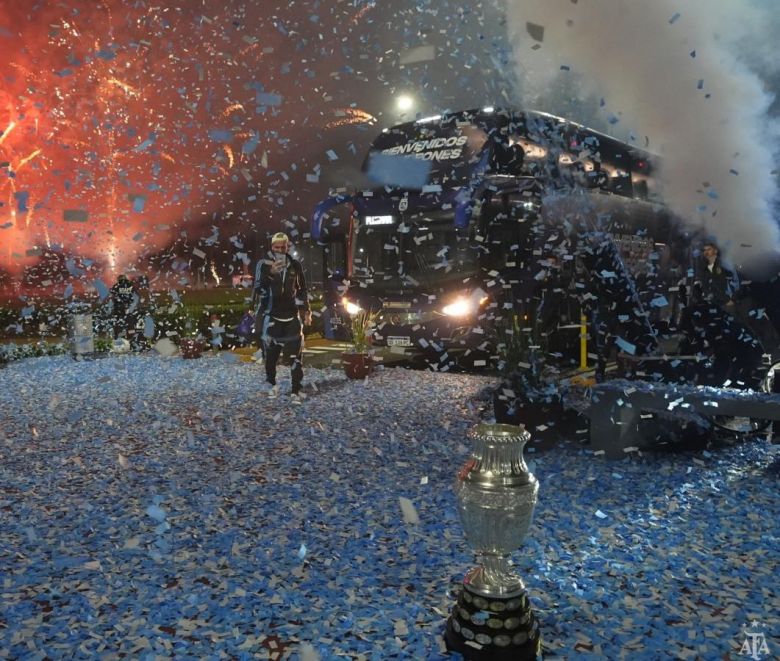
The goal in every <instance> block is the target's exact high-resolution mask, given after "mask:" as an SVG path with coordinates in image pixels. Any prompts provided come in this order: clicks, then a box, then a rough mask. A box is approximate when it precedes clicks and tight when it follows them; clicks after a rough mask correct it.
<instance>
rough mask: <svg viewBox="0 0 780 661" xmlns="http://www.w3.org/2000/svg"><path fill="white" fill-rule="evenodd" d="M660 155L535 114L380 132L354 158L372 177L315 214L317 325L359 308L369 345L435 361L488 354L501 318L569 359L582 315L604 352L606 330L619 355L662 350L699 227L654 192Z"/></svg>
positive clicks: (450, 119) (483, 115) (329, 326)
mask: <svg viewBox="0 0 780 661" xmlns="http://www.w3.org/2000/svg"><path fill="white" fill-rule="evenodd" d="M657 163H658V161H657V159H656V158H655V157H654V156H653V155H651V154H649V153H647V152H645V151H643V150H641V149H639V148H637V147H635V146H633V145H629V144H626V143H623V142H620V141H618V140H616V139H614V138H612V137H609V136H607V135H605V134H602V133H599V132H597V131H594V130H592V129H589V128H586V127H584V126H581V125H579V124H576V123H573V122H570V121H567V120H565V119H563V118H560V117H556V116H553V115H550V114H546V113H543V112H537V111H523V110H513V109H494V108H482V109H476V110H468V111H460V112H453V113H448V114H444V115H441V116H435V117H429V118H424V119H420V120H417V121H413V122H407V123H403V124H400V125H397V126H394V127H392V128H389V129H385V130H384V131H382V133H381V134H380V135H379V136H378V137H377V138H376V139H375V140H374V142H373V143H372V145H371V147H370V149H369V152H368V155H367V157H366V159H365V162H364V165H363V171H364V172H365V173H366V175H367V177H368V178H369V180H370V181H371V182H372V183H371V185H368V186H366V187H365V188H364V189H362V190H359V191H353V192H342V193H340V194H338V195H335V196H333V197H330V198H328V199H326V200H324V201H322V202H321V203H320V204H319V205H318V206H317V207H316V209H315V211H314V214H313V216H312V225H311V232H312V238H313V239H314V240H315V241H317V242H319V244H320V245H321V246H323V249H324V251H325V255H324V259H323V268H324V270H325V271H326V272H325V274H324V278H325V280H326V281H327V280H330V281H331V284H332V286H331V288H330V291H331V296H330V297H326V303H327V304H326V308H325V310H324V315H325V323H326V335H328V334H330V335H333V334H334V333H337V332H338V331H339V328H340V324H343V323H345V322H347V321H348V318H349V314H353V313H355V312H357V311H358V310H360V309H363V310H371V311H373V312H375V313H377V318H376V330H375V333H374V336H373V343H374V345H375V346H380V347H390V348H391V349H390V350H391V351H393V352H404V353H408V354H410V355H422V356H426V357H427V358H428V360H429V362H430V363H431V364H432V366H433V367H435V368H436V369H447V368H448V367H450V366H452V365H454V364H457V363H458V362H463V363H464V364H466V365H469V366H473V365H480V364H486V363H488V362H489V361H490V359H491V356H492V357H494V358H495V355H496V347H495V342H494V338H495V337H496V334H495V331H496V327H497V326H498V325H502V324H503V325H504V326H505V330H506V324H507V319H509V318H512V319H514V320H517V319H519V320H520V323H521V325H522V327H523V328H524V329H527V330H530V329H533V330H534V333H533V334H532V337H533V340H532V341H533V342H540V338H544V341H543V343H544V348H545V350H546V351H547V352H548V353H549V354H550V355H553V356H557V357H559V358H561V359H562V360H563V361H569V362H570V363H572V362H575V361H577V359H578V358H579V356H578V355H572V354H573V353H578V348H579V340H578V338H579V335H580V324H581V319H582V318H583V315H587V318H588V320H589V324H590V328H589V332H590V337H591V342H592V349H591V350H592V351H594V352H595V353H596V354H600V355H602V357H603V355H606V353H607V349H606V347H605V346H601V345H603V344H605V343H606V342H607V340H606V339H605V338H606V337H607V336H609V337H610V338H612V339H611V340H610V341H611V342H612V343H613V345H612V346H613V349H614V343H615V342H616V343H617V349H618V350H619V351H620V352H621V353H622V354H624V355H634V356H643V355H649V354H652V353H654V352H655V353H657V352H658V351H659V348H660V350H661V351H663V352H665V353H668V347H665V346H662V345H663V343H664V342H665V341H666V335H665V333H666V331H667V330H668V329H669V328H671V327H674V326H675V322H676V320H677V317H678V315H679V304H680V300H681V298H682V297H683V296H684V293H685V289H686V287H685V285H686V279H689V278H690V276H691V275H692V271H691V267H692V262H691V245H692V241H693V240H694V239H695V238H696V237H695V233H694V232H693V231H692V230H689V229H686V228H685V227H684V226H683V225H682V224H681V223H679V222H677V221H676V219H675V218H674V217H673V216H672V215H671V214H670V213H669V211H668V209H667V208H666V207H665V206H664V205H663V204H661V203H660V200H659V196H658V191H657V187H656V180H655V177H654V172H655V170H654V168H655V167H656V166H657ZM515 325H516V324H515ZM540 325H542V326H544V328H541V329H540V328H539V326H540ZM537 331H539V332H537ZM600 342H601V345H600ZM572 348H574V351H573V352H572V351H571V349H572Z"/></svg>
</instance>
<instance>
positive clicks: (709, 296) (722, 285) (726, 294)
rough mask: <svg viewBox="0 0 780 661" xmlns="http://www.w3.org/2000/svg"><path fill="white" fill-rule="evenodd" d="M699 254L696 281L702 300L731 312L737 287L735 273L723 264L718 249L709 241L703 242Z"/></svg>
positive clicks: (737, 281) (737, 282)
mask: <svg viewBox="0 0 780 661" xmlns="http://www.w3.org/2000/svg"><path fill="white" fill-rule="evenodd" d="M701 254H702V259H701V262H700V265H699V269H698V273H697V280H696V282H697V284H698V286H699V287H700V292H699V293H700V295H701V298H702V300H703V301H704V302H706V303H710V304H713V305H716V306H718V307H719V308H720V309H721V310H723V311H724V312H728V313H729V314H733V313H734V308H735V303H734V297H735V295H736V293H737V290H738V289H739V279H738V278H737V274H736V273H735V272H734V271H732V270H730V269H729V268H727V267H726V266H725V265H724V264H723V262H722V260H721V257H720V249H719V248H718V246H716V245H715V244H714V243H712V242H711V241H707V242H706V243H704V245H703V246H702V249H701Z"/></svg>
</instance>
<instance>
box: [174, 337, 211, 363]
mask: <svg viewBox="0 0 780 661" xmlns="http://www.w3.org/2000/svg"><path fill="white" fill-rule="evenodd" d="M204 347H205V345H204V343H203V341H202V340H201V339H200V338H197V337H183V338H182V339H181V342H179V351H181V357H182V358H186V359H192V358H200V357H201V355H203V349H204Z"/></svg>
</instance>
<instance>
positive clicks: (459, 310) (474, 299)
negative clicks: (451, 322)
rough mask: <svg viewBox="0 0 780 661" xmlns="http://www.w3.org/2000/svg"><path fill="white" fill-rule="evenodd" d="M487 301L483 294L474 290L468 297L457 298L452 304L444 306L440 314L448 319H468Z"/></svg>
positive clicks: (478, 290)
mask: <svg viewBox="0 0 780 661" xmlns="http://www.w3.org/2000/svg"><path fill="white" fill-rule="evenodd" d="M487 301H488V297H487V296H486V295H485V292H484V291H482V290H481V289H476V290H474V291H473V292H472V293H471V295H470V296H459V297H458V298H456V299H455V300H454V301H453V302H452V303H449V304H448V305H445V306H444V307H443V308H442V309H441V312H442V314H444V315H447V316H448V317H468V316H471V315H475V314H477V313H478V312H479V310H480V308H481V307H482V306H483V305H484V304H485V303H487Z"/></svg>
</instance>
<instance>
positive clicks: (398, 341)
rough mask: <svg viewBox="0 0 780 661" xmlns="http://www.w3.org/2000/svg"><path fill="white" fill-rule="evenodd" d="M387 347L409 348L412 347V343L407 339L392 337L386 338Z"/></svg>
mask: <svg viewBox="0 0 780 661" xmlns="http://www.w3.org/2000/svg"><path fill="white" fill-rule="evenodd" d="M387 346H388V347H410V346H412V341H411V339H409V338H408V337H394V336H392V335H391V336H388V338H387Z"/></svg>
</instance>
